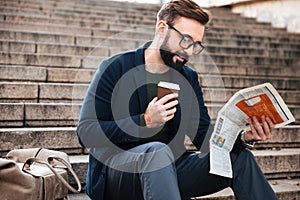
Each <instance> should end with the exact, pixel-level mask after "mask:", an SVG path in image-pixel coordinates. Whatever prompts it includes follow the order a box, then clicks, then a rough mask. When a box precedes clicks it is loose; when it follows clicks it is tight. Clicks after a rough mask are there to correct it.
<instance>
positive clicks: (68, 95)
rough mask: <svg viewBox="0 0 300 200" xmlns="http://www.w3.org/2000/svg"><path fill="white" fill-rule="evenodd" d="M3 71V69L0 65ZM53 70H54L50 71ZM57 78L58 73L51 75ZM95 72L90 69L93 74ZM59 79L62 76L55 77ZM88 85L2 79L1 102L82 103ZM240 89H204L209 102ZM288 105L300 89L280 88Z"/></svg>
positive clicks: (295, 102) (299, 94)
mask: <svg viewBox="0 0 300 200" xmlns="http://www.w3.org/2000/svg"><path fill="white" fill-rule="evenodd" d="M0 70H1V68H0ZM50 71H51V70H50ZM50 71H48V74H49V73H51V72H50ZM69 71H70V70H63V71H58V72H57V76H59V75H67V76H69V77H68V78H69V79H70V80H76V78H74V76H75V75H72V72H69ZM76 72H77V74H76V75H78V74H80V77H82V76H81V75H84V73H89V72H88V71H87V72H84V71H82V70H80V71H76ZM52 76H53V77H56V76H55V74H53V75H52ZM92 76H93V72H90V77H92ZM56 78H57V79H60V77H56ZM88 87H89V84H85V83H80V79H78V80H77V81H74V83H63V81H62V80H59V83H49V82H46V83H43V82H35V83H29V82H0V102H2V103H4V102H8V103H9V102H10V103H14V102H15V103H20V102H27V103H30V102H31V103H72V102H73V103H81V102H82V101H83V99H84V96H85V94H86V92H87V89H88ZM237 91H238V89H226V88H210V87H206V88H203V93H204V100H205V102H206V103H225V102H227V101H228V100H229V98H230V97H231V96H233V95H234V93H235V92H237ZM278 92H279V94H280V95H281V97H282V98H283V100H284V101H285V103H286V104H287V105H294V106H295V105H300V102H299V98H300V91H298V90H291V91H288V90H279V91H278Z"/></svg>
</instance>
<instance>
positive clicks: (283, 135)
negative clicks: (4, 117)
mask: <svg viewBox="0 0 300 200" xmlns="http://www.w3.org/2000/svg"><path fill="white" fill-rule="evenodd" d="M0 139H1V141H2V143H1V144H0V155H5V154H6V153H7V152H8V151H9V150H11V149H13V148H30V147H41V146H42V147H44V148H49V149H56V150H61V151H64V152H66V153H69V154H70V155H74V154H75V155H76V154H82V153H86V150H85V149H83V148H82V147H81V146H80V145H79V142H78V140H77V137H76V127H40V128H36V127H21V128H0ZM20 141H22V142H20ZM23 141H24V142H23ZM185 146H186V148H187V149H189V150H195V147H194V146H192V143H191V141H190V140H189V139H188V138H186V141H185ZM291 148H294V149H295V148H300V126H299V125H297V126H296V125H294V126H292V125H290V126H286V127H283V128H278V129H275V130H274V133H273V136H272V138H271V139H270V140H269V141H267V142H259V143H258V144H257V145H256V146H255V149H257V150H263V149H271V150H272V149H273V150H281V149H283V150H284V149H291ZM260 152H261V151H260Z"/></svg>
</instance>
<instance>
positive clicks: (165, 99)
mask: <svg viewBox="0 0 300 200" xmlns="http://www.w3.org/2000/svg"><path fill="white" fill-rule="evenodd" d="M177 97H178V94H176V93H172V94H168V95H166V96H164V97H162V98H161V99H159V100H158V101H157V102H160V103H161V104H165V103H167V102H168V101H170V100H172V99H176V98H177Z"/></svg>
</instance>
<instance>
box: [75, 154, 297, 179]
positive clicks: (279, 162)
mask: <svg viewBox="0 0 300 200" xmlns="http://www.w3.org/2000/svg"><path fill="white" fill-rule="evenodd" d="M252 152H253V154H254V156H255V158H256V160H257V162H258V164H259V165H260V167H261V169H262V171H263V173H264V174H265V176H266V177H267V178H268V179H271V178H273V179H279V178H286V177H299V175H300V171H299V169H300V166H299V165H300V149H282V150H273V151H269V150H256V151H252ZM70 161H71V164H72V167H73V169H74V170H75V171H76V173H77V175H78V177H79V179H80V180H81V182H82V183H83V184H84V183H85V177H86V171H87V165H88V156H87V155H81V156H70ZM70 181H71V183H72V179H71V180H70ZM73 183H74V182H73Z"/></svg>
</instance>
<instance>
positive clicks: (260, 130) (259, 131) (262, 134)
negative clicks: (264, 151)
mask: <svg viewBox="0 0 300 200" xmlns="http://www.w3.org/2000/svg"><path fill="white" fill-rule="evenodd" d="M253 122H254V127H255V129H256V132H257V134H258V135H259V137H260V138H261V139H260V140H262V141H264V140H266V139H267V137H266V135H265V132H264V129H263V127H262V125H261V124H260V123H259V121H258V119H257V118H256V117H255V116H254V117H253Z"/></svg>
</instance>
